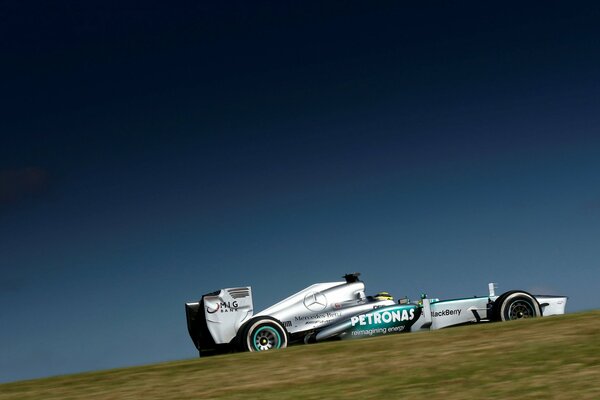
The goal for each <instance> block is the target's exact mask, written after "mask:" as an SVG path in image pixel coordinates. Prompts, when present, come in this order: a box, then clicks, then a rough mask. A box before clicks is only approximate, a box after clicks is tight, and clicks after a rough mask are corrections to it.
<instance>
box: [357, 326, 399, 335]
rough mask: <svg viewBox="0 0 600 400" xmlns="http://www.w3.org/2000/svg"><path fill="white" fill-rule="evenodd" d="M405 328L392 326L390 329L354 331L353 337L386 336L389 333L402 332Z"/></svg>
mask: <svg viewBox="0 0 600 400" xmlns="http://www.w3.org/2000/svg"><path fill="white" fill-rule="evenodd" d="M404 328H405V326H390V327H389V328H374V329H365V330H362V331H352V336H373V335H386V334H388V333H398V332H402V331H404Z"/></svg>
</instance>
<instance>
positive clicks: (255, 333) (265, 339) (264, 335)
mask: <svg viewBox="0 0 600 400" xmlns="http://www.w3.org/2000/svg"><path fill="white" fill-rule="evenodd" d="M240 344H241V347H242V349H243V350H246V351H268V350H275V349H284V348H286V347H287V345H288V335H287V332H286V330H285V328H284V327H283V325H282V324H281V323H280V322H279V321H277V320H276V319H274V318H271V317H256V318H253V319H251V320H250V321H248V322H247V323H246V327H245V328H244V329H243V333H242V335H241V337H240Z"/></svg>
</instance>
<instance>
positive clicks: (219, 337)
mask: <svg viewBox="0 0 600 400" xmlns="http://www.w3.org/2000/svg"><path fill="white" fill-rule="evenodd" d="M359 275H360V274H358V273H354V274H348V275H345V276H344V278H345V281H342V282H330V283H317V284H314V285H311V286H309V287H307V288H305V289H303V290H301V291H299V292H297V293H295V294H293V295H291V296H289V297H288V298H286V299H284V300H282V301H280V302H278V303H276V304H274V305H272V306H271V307H268V308H266V309H265V310H263V311H261V312H259V313H257V314H254V312H253V304H252V289H251V287H249V286H248V287H238V288H227V289H221V290H218V291H215V292H212V293H208V294H205V295H203V296H202V298H201V299H200V301H198V302H190V303H186V304H185V308H186V317H187V325H188V331H189V334H190V337H191V338H192V341H193V342H194V344H195V346H196V348H197V349H198V351H199V352H200V355H201V356H204V355H211V354H218V353H223V352H230V351H244V350H247V351H264V350H270V349H276V348H284V347H287V346H288V345H290V344H296V343H312V342H318V341H323V340H331V339H349V338H360V337H369V336H379V335H386V334H390V333H400V332H410V331H413V332H414V331H420V330H432V329H441V328H446V327H450V326H457V325H464V324H472V323H483V322H492V321H506V320H512V319H520V318H530V317H540V316H548V315H555V314H564V311H565V305H566V301H567V298H566V297H564V296H546V295H535V296H534V295H531V294H529V293H527V292H524V291H520V290H513V291H509V292H506V293H504V294H502V295H501V296H496V294H495V287H494V285H493V284H489V286H488V290H489V292H488V295H486V296H478V297H471V298H463V299H454V300H442V301H440V300H439V299H429V298H426V296H423V298H422V299H420V300H419V301H418V302H410V301H409V300H408V299H401V300H400V301H398V303H396V302H394V301H393V299H392V297H391V296H390V295H389V294H387V293H385V292H384V293H379V294H377V295H375V296H366V295H365V284H364V283H363V282H362V281H360V280H359V278H358V277H359Z"/></svg>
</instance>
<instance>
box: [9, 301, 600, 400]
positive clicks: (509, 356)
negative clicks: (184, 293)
mask: <svg viewBox="0 0 600 400" xmlns="http://www.w3.org/2000/svg"><path fill="white" fill-rule="evenodd" d="M425 397H427V398H428V399H445V400H452V399H507V398H515V399H580V400H582V399H600V311H592V312H586V313H579V314H570V315H565V316H560V317H551V318H542V319H536V320H526V321H514V322H507V323H497V324H488V325H478V326H466V327H461V328H452V329H447V330H441V331H434V332H425V333H415V334H403V335H391V336H387V337H379V338H371V339H359V340H353V341H338V342H329V343H322V344H315V345H309V346H297V347H292V348H289V349H286V350H281V351H273V352H267V353H240V354H230V355H224V356H217V357H208V358H204V359H194V360H187V361H180V362H172V363H164V364H157V365H149V366H143V367H136V368H126V369H115V370H107V371H100V372H94V373H85V374H78V375H70V376H60V377H54V378H47V379H39V380H31V381H22V382H14V383H7V384H3V385H0V399H1V400H4V399H19V400H26V399H36V400H37V399H44V400H51V399H61V400H66V399H98V400H100V399H146V400H153V399H162V400H164V399H304V400H306V399H348V398H356V399H375V398H377V399H382V398H389V399H399V398H425Z"/></svg>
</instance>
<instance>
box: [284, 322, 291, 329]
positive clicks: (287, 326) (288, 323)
mask: <svg viewBox="0 0 600 400" xmlns="http://www.w3.org/2000/svg"><path fill="white" fill-rule="evenodd" d="M283 326H285V327H286V328H289V327H290V326H292V321H283Z"/></svg>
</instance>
